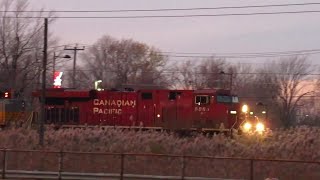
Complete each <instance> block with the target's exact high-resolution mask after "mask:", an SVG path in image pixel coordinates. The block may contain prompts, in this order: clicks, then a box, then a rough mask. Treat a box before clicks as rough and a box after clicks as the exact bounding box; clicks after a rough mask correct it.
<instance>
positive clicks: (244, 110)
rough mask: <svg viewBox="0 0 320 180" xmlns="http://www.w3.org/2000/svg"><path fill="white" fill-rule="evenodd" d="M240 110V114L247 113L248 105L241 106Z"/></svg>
mask: <svg viewBox="0 0 320 180" xmlns="http://www.w3.org/2000/svg"><path fill="white" fill-rule="evenodd" d="M241 110H242V112H243V113H247V112H248V110H249V107H248V105H246V104H245V105H243V106H242V108H241Z"/></svg>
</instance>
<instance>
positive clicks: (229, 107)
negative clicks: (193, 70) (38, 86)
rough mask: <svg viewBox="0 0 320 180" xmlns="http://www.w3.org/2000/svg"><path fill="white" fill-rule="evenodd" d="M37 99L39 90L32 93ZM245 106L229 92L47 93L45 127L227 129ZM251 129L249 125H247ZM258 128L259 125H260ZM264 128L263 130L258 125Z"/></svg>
mask: <svg viewBox="0 0 320 180" xmlns="http://www.w3.org/2000/svg"><path fill="white" fill-rule="evenodd" d="M33 96H34V97H40V92H39V91H38V92H35V93H33ZM247 109H248V108H247V106H246V105H242V104H241V103H239V99H238V97H237V96H235V95H231V94H230V91H229V90H222V89H205V90H162V89H161V90H160V89H159V90H150V89H146V90H137V91H135V90H132V89H125V90H123V91H118V90H103V91H97V90H67V89H63V88H56V89H47V91H46V100H45V114H46V117H45V120H46V122H45V123H46V124H55V125H60V126H65V127H67V126H83V125H85V126H96V125H99V126H117V127H122V128H136V127H144V128H150V129H174V130H179V129H181V130H182V129H184V130H186V129H196V130H207V131H211V130H212V131H215V130H220V131H223V130H230V129H233V128H234V129H238V128H239V127H240V126H242V125H244V127H246V128H249V129H250V128H252V129H254V126H253V125H252V127H251V126H250V127H248V126H247V125H248V124H244V121H245V115H246V113H247V111H248V110H247ZM250 125H251V124H250ZM260 125H261V123H260ZM263 128H264V127H263Z"/></svg>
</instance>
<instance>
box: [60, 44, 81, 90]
mask: <svg viewBox="0 0 320 180" xmlns="http://www.w3.org/2000/svg"><path fill="white" fill-rule="evenodd" d="M64 50H70V51H73V52H74V55H73V74H72V86H73V88H76V61H77V52H78V51H83V50H84V46H83V48H78V47H77V45H76V46H75V47H74V48H66V47H65V48H64Z"/></svg>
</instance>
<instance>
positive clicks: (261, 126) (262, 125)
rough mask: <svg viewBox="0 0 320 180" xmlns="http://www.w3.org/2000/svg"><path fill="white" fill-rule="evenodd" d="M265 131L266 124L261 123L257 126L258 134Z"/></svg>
mask: <svg viewBox="0 0 320 180" xmlns="http://www.w3.org/2000/svg"><path fill="white" fill-rule="evenodd" d="M264 129H265V127H264V124H263V123H261V122H258V123H257V125H256V131H257V132H263V131H264Z"/></svg>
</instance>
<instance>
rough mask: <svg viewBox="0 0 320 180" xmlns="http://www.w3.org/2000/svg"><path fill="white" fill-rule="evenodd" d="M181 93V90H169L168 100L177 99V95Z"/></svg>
mask: <svg viewBox="0 0 320 180" xmlns="http://www.w3.org/2000/svg"><path fill="white" fill-rule="evenodd" d="M181 94H182V93H181V92H172V91H171V92H170V93H169V100H176V99H177V96H179V95H181Z"/></svg>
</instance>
